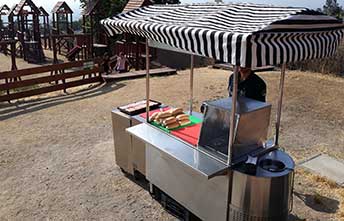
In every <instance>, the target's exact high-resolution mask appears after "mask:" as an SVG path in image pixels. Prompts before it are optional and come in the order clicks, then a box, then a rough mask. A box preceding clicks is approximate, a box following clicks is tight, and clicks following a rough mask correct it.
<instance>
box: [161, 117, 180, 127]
mask: <svg viewBox="0 0 344 221" xmlns="http://www.w3.org/2000/svg"><path fill="white" fill-rule="evenodd" d="M171 123H178V122H177V119H176V118H175V117H168V118H166V119H165V120H164V121H163V124H164V125H168V124H171Z"/></svg>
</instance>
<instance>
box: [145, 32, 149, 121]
mask: <svg viewBox="0 0 344 221" xmlns="http://www.w3.org/2000/svg"><path fill="white" fill-rule="evenodd" d="M146 118H147V122H149V46H148V39H147V38H146Z"/></svg>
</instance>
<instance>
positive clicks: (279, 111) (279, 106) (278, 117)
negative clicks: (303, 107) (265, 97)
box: [275, 63, 287, 147]
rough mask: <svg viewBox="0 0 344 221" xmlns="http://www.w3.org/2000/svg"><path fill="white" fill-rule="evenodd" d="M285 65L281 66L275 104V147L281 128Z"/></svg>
mask: <svg viewBox="0 0 344 221" xmlns="http://www.w3.org/2000/svg"><path fill="white" fill-rule="evenodd" d="M286 67H287V65H286V64H285V63H284V64H282V68H281V79H280V85H279V95H278V104H277V114H276V126H275V127H276V128H275V129H276V132H275V133H276V134H275V146H276V147H278V141H279V131H280V126H281V116H282V105H283V90H284V79H285V70H286Z"/></svg>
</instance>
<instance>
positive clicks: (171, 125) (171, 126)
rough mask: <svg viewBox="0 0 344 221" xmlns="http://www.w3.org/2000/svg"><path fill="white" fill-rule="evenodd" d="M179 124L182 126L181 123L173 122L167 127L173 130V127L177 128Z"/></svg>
mask: <svg viewBox="0 0 344 221" xmlns="http://www.w3.org/2000/svg"><path fill="white" fill-rule="evenodd" d="M179 126H180V125H179V123H178V122H175V123H171V124H168V125H166V128H167V129H169V130H172V129H176V128H177V127H179Z"/></svg>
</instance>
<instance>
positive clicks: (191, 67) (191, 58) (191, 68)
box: [189, 54, 195, 115]
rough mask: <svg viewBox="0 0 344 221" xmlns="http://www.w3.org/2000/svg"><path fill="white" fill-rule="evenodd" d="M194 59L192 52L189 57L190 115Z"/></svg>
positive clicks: (190, 109)
mask: <svg viewBox="0 0 344 221" xmlns="http://www.w3.org/2000/svg"><path fill="white" fill-rule="evenodd" d="M194 61H195V57H194V55H193V54H192V55H191V57H190V101H189V102H190V104H189V105H190V106H189V111H190V115H192V108H193V86H194Z"/></svg>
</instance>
